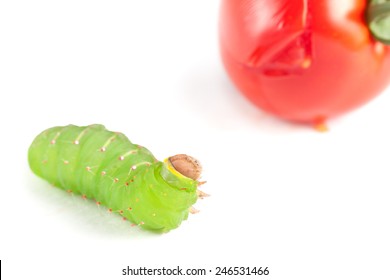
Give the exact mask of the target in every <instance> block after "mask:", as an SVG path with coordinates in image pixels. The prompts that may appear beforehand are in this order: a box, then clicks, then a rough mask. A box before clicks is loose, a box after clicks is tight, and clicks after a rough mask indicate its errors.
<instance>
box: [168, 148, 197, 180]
mask: <svg viewBox="0 0 390 280" xmlns="http://www.w3.org/2000/svg"><path fill="white" fill-rule="evenodd" d="M168 160H169V162H170V164H171V165H172V167H173V168H174V169H175V170H176V171H177V172H179V173H180V174H182V175H183V176H185V177H187V178H191V179H192V180H198V179H199V177H200V175H201V173H202V166H201V165H200V163H199V161H198V160H197V159H195V158H193V157H191V156H188V155H185V154H178V155H175V156H172V157H169V158H168Z"/></svg>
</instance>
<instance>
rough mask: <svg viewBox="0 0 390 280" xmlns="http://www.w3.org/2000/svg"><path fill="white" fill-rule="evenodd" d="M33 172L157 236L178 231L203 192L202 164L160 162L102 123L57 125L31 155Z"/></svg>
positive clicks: (184, 159) (183, 158)
mask: <svg viewBox="0 0 390 280" xmlns="http://www.w3.org/2000/svg"><path fill="white" fill-rule="evenodd" d="M28 161H29V164H30V168H31V169H32V171H33V172H34V173H35V174H36V175H38V176H39V177H42V178H43V179H45V180H47V181H48V182H50V183H52V184H53V185H54V186H56V187H59V188H62V189H64V190H66V191H68V192H71V193H74V194H79V195H81V196H82V197H83V198H91V199H95V200H96V203H97V204H101V205H104V206H106V207H107V208H108V210H109V211H110V212H116V213H119V214H120V215H122V216H123V217H124V219H128V220H130V221H131V222H133V223H134V224H136V225H140V226H141V227H143V228H145V229H149V230H153V231H157V232H167V231H169V230H172V229H175V228H177V227H178V226H179V225H180V224H181V222H182V221H183V220H186V219H187V217H188V214H189V213H190V212H196V210H194V208H192V205H193V204H194V203H195V202H196V201H197V199H198V197H200V198H203V197H204V196H206V194H205V193H203V192H201V191H199V190H198V189H197V187H198V186H199V185H200V184H202V183H203V182H199V181H198V179H199V177H200V174H201V170H202V168H201V165H200V164H199V162H198V161H197V160H196V159H194V158H192V157H190V156H187V155H183V154H180V155H176V156H173V157H169V158H167V159H165V160H164V161H163V162H161V161H158V160H157V159H156V158H155V157H154V156H153V155H152V153H151V152H150V151H149V150H148V149H146V148H144V147H142V146H140V145H136V144H133V143H131V142H130V141H129V139H128V138H127V137H126V136H125V135H124V134H122V133H117V132H112V131H108V130H106V129H105V127H104V126H103V125H90V126H85V127H78V126H74V125H69V126H63V127H53V128H49V129H47V130H45V131H43V132H42V133H41V134H39V135H38V136H37V137H36V138H35V139H34V141H33V143H32V144H31V146H30V148H29V151H28Z"/></svg>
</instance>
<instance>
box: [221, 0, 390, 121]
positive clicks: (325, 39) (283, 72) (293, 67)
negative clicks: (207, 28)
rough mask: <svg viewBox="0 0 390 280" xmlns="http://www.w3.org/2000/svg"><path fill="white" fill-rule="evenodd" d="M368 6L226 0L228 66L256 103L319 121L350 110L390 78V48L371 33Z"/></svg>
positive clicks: (358, 1)
mask: <svg viewBox="0 0 390 280" xmlns="http://www.w3.org/2000/svg"><path fill="white" fill-rule="evenodd" d="M378 2H380V1H378ZM387 5H390V4H389V3H387ZM367 6H368V1H365V0H222V4H221V14H220V44H221V54H222V60H223V62H224V65H225V68H226V70H227V72H228V74H229V76H230V78H231V79H232V80H233V82H234V83H235V85H236V86H237V87H238V89H239V90H240V91H241V92H242V93H243V94H244V95H245V96H246V97H247V98H248V99H249V100H250V101H252V102H253V103H254V104H256V105H257V106H259V107H260V108H262V109H263V110H265V111H267V112H269V113H271V114H273V115H276V116H279V117H281V118H284V119H288V120H292V121H298V122H309V123H316V122H323V121H325V120H326V119H328V118H330V117H334V116H336V115H339V114H342V113H345V112H347V111H349V110H351V109H354V108H356V107H358V106H361V105H362V104H364V103H366V102H367V101H369V100H370V99H372V98H373V97H375V96H376V95H378V94H379V93H380V92H381V91H383V90H384V88H385V87H386V86H387V85H388V84H389V82H390V47H389V46H387V45H385V44H383V43H381V42H379V41H377V40H375V39H374V37H373V36H371V34H370V30H369V29H368V27H367V24H366V20H365V13H366V9H367ZM387 8H389V7H387ZM387 12H389V11H387ZM387 26H389V25H387ZM387 35H389V33H388V34H387Z"/></svg>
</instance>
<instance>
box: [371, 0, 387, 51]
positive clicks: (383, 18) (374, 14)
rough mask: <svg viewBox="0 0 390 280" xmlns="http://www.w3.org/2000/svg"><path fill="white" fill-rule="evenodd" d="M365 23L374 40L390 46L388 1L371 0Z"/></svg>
mask: <svg viewBox="0 0 390 280" xmlns="http://www.w3.org/2000/svg"><path fill="white" fill-rule="evenodd" d="M366 18H367V23H368V28H369V29H370V32H371V34H372V35H373V36H374V37H375V39H376V40H378V41H380V42H382V43H384V44H386V45H390V1H389V0H372V1H370V4H369V5H368V7H367V14H366Z"/></svg>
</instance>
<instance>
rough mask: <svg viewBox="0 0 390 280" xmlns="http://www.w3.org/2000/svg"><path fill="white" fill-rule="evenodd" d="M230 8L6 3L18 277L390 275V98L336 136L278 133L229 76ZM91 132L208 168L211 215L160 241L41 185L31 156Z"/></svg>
mask: <svg viewBox="0 0 390 280" xmlns="http://www.w3.org/2000/svg"><path fill="white" fill-rule="evenodd" d="M218 6H219V1H217V0H213V1H210V0H207V1H183V0H165V1H159V0H153V1H152V0H147V1H132V0H126V1H124V0H121V1H119V0H118V1H100V0H94V1H87V0H67V1H53V0H50V1H49V0H47V1H43V0H34V1H22V0H14V1H7V0H5V1H1V3H0V94H1V105H0V106H1V108H0V109H1V111H0V114H1V116H0V120H1V137H0V141H1V143H0V149H1V153H0V156H1V160H0V164H1V168H0V171H1V179H2V181H1V186H0V192H1V194H0V200H1V201H0V215H1V221H0V227H1V229H0V258H1V259H2V260H3V271H2V273H3V274H4V278H5V279H126V278H129V279H130V277H129V276H121V273H122V269H123V268H126V267H127V266H128V265H129V266H130V267H132V268H136V267H139V266H146V267H149V268H159V267H162V266H165V267H176V266H177V265H180V266H181V267H183V268H206V269H208V270H209V269H212V270H214V272H215V269H214V268H215V267H217V266H257V267H260V266H262V267H265V266H268V267H269V270H270V275H269V276H268V277H263V278H264V279H377V280H379V279H389V278H390V270H389V263H390V227H389V214H390V197H389V196H390V191H389V188H390V172H389V168H390V134H389V120H390V110H389V106H390V96H389V94H390V92H389V91H387V92H385V93H383V94H382V95H381V96H380V97H379V98H377V99H375V100H374V101H373V102H371V103H369V105H367V106H365V107H363V108H361V109H359V110H357V111H354V112H352V113H350V114H348V115H345V116H343V117H342V118H339V119H337V120H332V121H330V122H329V126H330V128H331V129H330V131H329V132H328V133H318V132H316V131H314V130H312V129H311V128H309V127H304V126H297V125H293V124H290V123H285V122H282V121H279V120H276V119H274V118H273V117H270V116H268V115H266V114H264V113H262V112H261V111H260V110H258V109H256V108H254V107H253V106H252V105H251V104H249V103H248V102H247V101H246V100H245V99H244V98H243V97H241V95H240V94H239V93H238V92H237V91H236V90H235V89H234V87H233V86H232V84H231V83H230V82H229V80H228V79H227V77H226V74H225V72H224V70H223V67H222V65H221V62H220V57H219V52H218V41H217V24H218ZM92 123H101V124H104V125H105V126H106V127H107V128H108V129H110V130H115V131H121V132H123V133H125V134H126V135H127V136H128V137H129V138H130V139H131V140H132V141H133V142H134V143H139V144H142V145H144V146H146V147H147V148H149V149H150V150H151V151H153V153H154V154H155V156H156V157H157V158H159V159H161V160H162V159H164V158H165V157H167V156H170V155H173V154H176V153H187V154H190V155H193V156H195V157H197V158H198V159H199V160H200V161H201V162H202V163H203V166H204V175H203V179H204V180H207V181H208V183H207V184H206V185H204V187H203V188H202V189H203V191H205V192H207V193H210V194H211V197H209V198H208V199H205V200H203V201H200V202H199V203H197V205H196V207H197V208H198V209H200V210H201V211H200V213H199V214H197V215H192V216H191V217H190V218H189V219H188V220H187V221H185V222H184V223H183V224H182V226H181V227H180V228H178V229H176V230H174V231H172V232H170V233H168V234H163V235H157V234H152V233H149V232H146V231H143V230H140V229H139V228H134V227H130V224H129V223H128V222H123V221H122V220H121V219H120V217H119V216H116V215H114V214H109V213H107V211H106V209H104V208H103V207H100V208H99V207H97V206H96V205H95V204H94V203H92V202H85V201H83V200H82V199H81V198H79V197H74V196H71V195H69V194H67V193H65V192H63V191H61V190H59V189H56V188H53V187H51V186H50V185H49V184H48V183H46V182H44V181H43V180H41V179H39V178H37V177H36V176H35V175H34V174H32V172H31V171H30V170H29V167H28V164H27V149H28V147H29V145H30V143H31V141H32V140H33V138H34V137H35V136H36V135H37V134H38V133H39V132H41V131H42V130H44V129H46V128H48V127H51V126H57V125H67V124H76V125H88V124H92ZM161 278H163V277H161ZM181 278H182V279H186V278H188V279H211V278H212V276H211V274H210V275H209V276H206V277H181ZM214 278H215V276H214ZM223 278H226V277H223ZM242 278H243V279H256V278H260V279H261V277H256V276H253V277H249V276H245V277H242ZM131 279H148V277H138V278H137V277H131ZM155 279H160V278H155ZM164 279H168V278H167V277H165V278H164ZM228 279H238V278H237V277H230V278H228Z"/></svg>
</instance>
